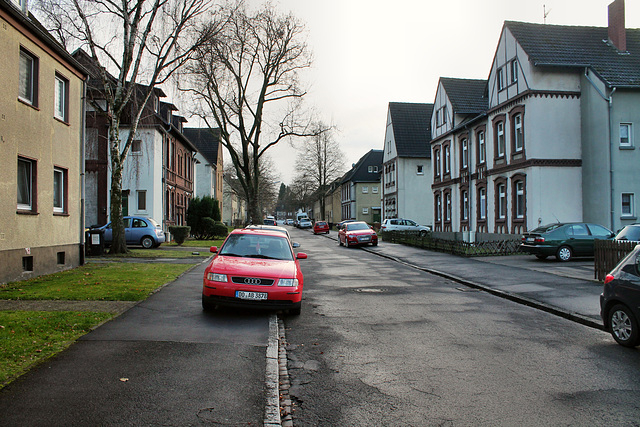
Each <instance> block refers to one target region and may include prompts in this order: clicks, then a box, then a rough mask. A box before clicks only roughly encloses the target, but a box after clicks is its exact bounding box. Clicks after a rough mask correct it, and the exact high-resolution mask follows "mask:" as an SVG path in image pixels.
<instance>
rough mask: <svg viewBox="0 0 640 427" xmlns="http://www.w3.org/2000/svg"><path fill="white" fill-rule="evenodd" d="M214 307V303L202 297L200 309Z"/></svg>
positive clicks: (205, 309) (213, 308) (210, 309)
mask: <svg viewBox="0 0 640 427" xmlns="http://www.w3.org/2000/svg"><path fill="white" fill-rule="evenodd" d="M215 309H216V305H215V304H211V303H210V302H208V301H205V299H204V298H202V310H204V311H214V310H215Z"/></svg>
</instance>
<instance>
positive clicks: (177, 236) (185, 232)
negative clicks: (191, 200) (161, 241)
mask: <svg viewBox="0 0 640 427" xmlns="http://www.w3.org/2000/svg"><path fill="white" fill-rule="evenodd" d="M190 232H191V227H189V226H188V225H187V226H184V225H171V226H169V233H171V235H172V236H173V240H175V241H176V243H177V244H178V245H181V244H183V243H184V241H185V240H187V237H189V233H190Z"/></svg>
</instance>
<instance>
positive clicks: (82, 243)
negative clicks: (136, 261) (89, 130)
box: [80, 76, 89, 265]
mask: <svg viewBox="0 0 640 427" xmlns="http://www.w3.org/2000/svg"><path fill="white" fill-rule="evenodd" d="M88 80H89V76H87V77H86V78H85V79H84V80H83V81H82V107H81V108H80V265H84V261H85V260H84V253H85V244H86V242H85V240H84V236H85V235H84V228H85V221H86V219H85V193H86V191H85V183H86V176H85V173H86V165H85V157H86V152H85V150H86V143H85V137H86V125H87V81H88Z"/></svg>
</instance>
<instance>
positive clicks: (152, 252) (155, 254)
mask: <svg viewBox="0 0 640 427" xmlns="http://www.w3.org/2000/svg"><path fill="white" fill-rule="evenodd" d="M173 247H175V248H178V246H177V245H173ZM204 249H206V250H204ZM193 252H199V254H198V255H194V254H193ZM210 255H211V253H210V252H209V246H207V247H206V248H195V249H193V250H183V249H175V250H166V249H129V252H127V253H126V254H115V255H111V254H109V253H108V252H105V254H104V256H105V257H107V258H191V257H196V258H197V257H200V258H203V257H208V256H210ZM89 259H91V258H89ZM198 262H199V261H198Z"/></svg>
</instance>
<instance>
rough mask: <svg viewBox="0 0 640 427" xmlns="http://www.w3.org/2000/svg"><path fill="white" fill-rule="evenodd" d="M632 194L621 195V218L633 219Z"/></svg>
mask: <svg viewBox="0 0 640 427" xmlns="http://www.w3.org/2000/svg"><path fill="white" fill-rule="evenodd" d="M633 199H634V197H633V193H622V216H623V217H635V209H634V202H633Z"/></svg>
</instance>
